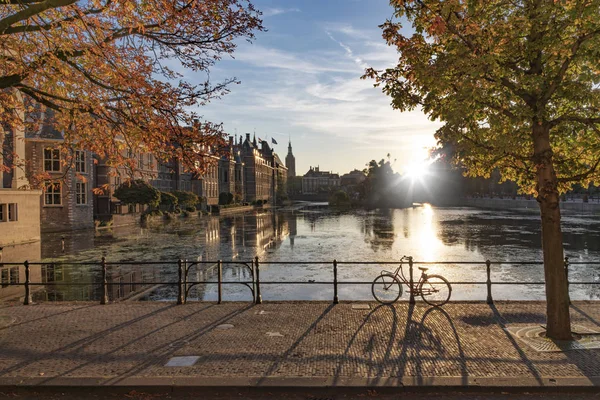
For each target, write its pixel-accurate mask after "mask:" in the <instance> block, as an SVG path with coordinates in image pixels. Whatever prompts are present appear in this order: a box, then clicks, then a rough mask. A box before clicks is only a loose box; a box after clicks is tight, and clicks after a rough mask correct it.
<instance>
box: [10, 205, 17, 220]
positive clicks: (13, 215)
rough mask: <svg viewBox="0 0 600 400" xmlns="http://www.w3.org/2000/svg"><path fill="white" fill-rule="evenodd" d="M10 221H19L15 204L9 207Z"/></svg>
mask: <svg viewBox="0 0 600 400" xmlns="http://www.w3.org/2000/svg"><path fill="white" fill-rule="evenodd" d="M8 220H9V221H16V220H17V205H16V204H15V203H12V204H9V205H8Z"/></svg>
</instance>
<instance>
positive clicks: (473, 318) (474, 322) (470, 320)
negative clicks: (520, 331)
mask: <svg viewBox="0 0 600 400" xmlns="http://www.w3.org/2000/svg"><path fill="white" fill-rule="evenodd" d="M502 317H503V319H504V320H510V321H511V322H530V323H532V324H543V323H545V322H546V316H545V315H544V314H542V313H535V312H509V313H504V314H502ZM460 319H461V321H462V322H464V323H465V324H469V325H471V326H482V327H483V326H491V325H496V324H498V319H497V316H495V315H493V314H492V315H481V314H476V315H465V316H463V317H461V318H460Z"/></svg>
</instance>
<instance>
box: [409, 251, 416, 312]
mask: <svg viewBox="0 0 600 400" xmlns="http://www.w3.org/2000/svg"><path fill="white" fill-rule="evenodd" d="M408 273H409V275H410V276H409V278H410V290H409V292H410V300H409V301H408V303H409V304H415V291H414V285H415V281H414V278H413V258H412V257H408Z"/></svg>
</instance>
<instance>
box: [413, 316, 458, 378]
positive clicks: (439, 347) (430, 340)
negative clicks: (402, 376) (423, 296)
mask: <svg viewBox="0 0 600 400" xmlns="http://www.w3.org/2000/svg"><path fill="white" fill-rule="evenodd" d="M436 316H437V317H436ZM427 318H432V319H433V322H432V324H433V326H434V327H435V328H436V329H438V330H439V329H440V328H442V329H443V325H442V324H444V325H447V326H448V327H449V328H450V331H452V340H453V341H455V342H456V348H457V351H458V356H457V357H453V359H454V360H455V361H457V362H458V364H459V369H460V376H461V383H462V385H465V386H466V385H467V383H468V378H469V371H468V368H467V359H466V356H465V352H464V350H463V346H462V343H461V340H460V336H459V334H458V331H457V330H456V326H455V325H454V322H453V321H452V318H451V317H450V315H449V314H448V313H447V312H446V311H445V310H444V309H443V308H441V307H430V308H428V309H427V311H425V312H424V313H423V317H421V322H420V324H419V325H418V328H419V329H418V331H417V333H418V338H419V340H418V343H419V344H420V346H418V347H417V348H416V360H421V359H423V357H421V354H420V353H421V351H422V350H423V348H424V347H425V346H427V347H428V348H432V347H433V350H434V351H435V352H436V353H437V354H439V355H445V354H447V349H446V346H444V344H443V342H442V341H441V340H440V339H439V338H437V337H436V336H435V335H433V332H434V330H433V329H431V328H428V327H427V323H426V322H427ZM416 369H417V381H418V383H419V384H420V385H421V384H423V383H424V382H423V374H422V363H420V362H417V363H416Z"/></svg>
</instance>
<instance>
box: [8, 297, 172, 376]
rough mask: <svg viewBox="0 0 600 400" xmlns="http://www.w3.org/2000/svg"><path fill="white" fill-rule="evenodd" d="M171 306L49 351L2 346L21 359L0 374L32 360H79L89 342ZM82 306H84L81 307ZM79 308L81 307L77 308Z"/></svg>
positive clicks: (16, 368) (23, 365)
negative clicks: (27, 350)
mask: <svg viewBox="0 0 600 400" xmlns="http://www.w3.org/2000/svg"><path fill="white" fill-rule="evenodd" d="M105 307H106V306H105ZM173 307H175V305H174V304H173V305H168V306H166V307H163V308H160V309H158V310H155V311H152V312H150V313H147V314H144V315H141V316H139V317H137V318H134V319H131V320H128V321H125V322H122V323H120V324H117V325H115V326H112V327H110V328H108V329H104V330H102V331H99V332H96V333H95V334H93V335H90V336H86V337H85V338H82V339H79V340H76V341H74V342H71V343H69V344H68V345H66V346H63V347H60V348H58V349H53V350H52V352H51V353H45V354H39V353H32V352H24V351H22V350H20V351H18V354H16V353H17V351H15V350H10V349H8V348H4V349H3V350H2V352H3V354H5V355H18V356H19V357H20V358H21V359H23V361H21V362H20V363H18V364H15V365H13V366H10V367H8V368H4V369H0V376H2V375H8V374H10V373H11V372H13V371H18V370H19V369H21V368H25V367H27V366H29V365H30V364H31V363H32V362H34V361H42V360H50V359H64V358H70V359H76V360H80V359H81V355H80V351H81V350H83V349H84V348H85V347H87V346H90V345H91V344H93V343H94V342H96V341H99V340H102V339H103V338H104V337H106V335H108V334H111V333H114V332H117V331H119V330H121V329H124V328H127V327H129V326H131V325H133V324H135V323H137V322H140V321H142V320H145V319H148V318H153V317H155V316H157V315H158V314H161V313H164V312H167V311H170V310H171V309H172V308H173ZM82 308H86V307H82ZM79 309H81V308H79ZM64 313H66V312H64ZM64 313H60V314H64ZM53 315H58V314H53ZM40 319H43V318H38V319H37V320H40ZM28 322H31V321H28ZM23 324H25V323H23ZM17 325H18V324H14V325H10V326H9V327H14V326H17ZM100 357H101V356H99V357H97V358H100ZM87 364H89V363H86V364H84V365H87ZM81 366H82V365H79V366H78V367H76V368H74V369H72V370H70V371H68V372H72V371H74V370H76V369H79V368H81ZM68 372H66V373H68ZM66 373H63V374H61V375H59V376H62V375H64V374H66Z"/></svg>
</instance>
